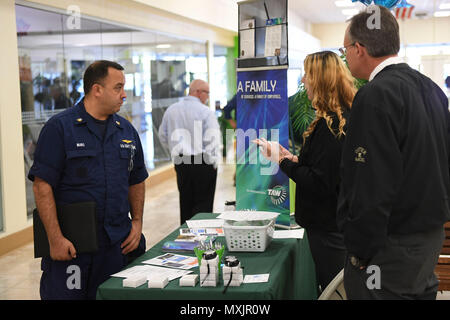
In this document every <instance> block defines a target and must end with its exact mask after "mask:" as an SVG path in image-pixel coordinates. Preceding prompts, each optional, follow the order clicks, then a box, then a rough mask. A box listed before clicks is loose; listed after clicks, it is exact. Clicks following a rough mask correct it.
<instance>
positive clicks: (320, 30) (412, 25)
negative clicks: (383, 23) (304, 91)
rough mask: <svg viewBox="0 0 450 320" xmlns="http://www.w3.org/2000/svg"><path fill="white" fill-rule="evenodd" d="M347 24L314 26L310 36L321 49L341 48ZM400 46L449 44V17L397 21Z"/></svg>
mask: <svg viewBox="0 0 450 320" xmlns="http://www.w3.org/2000/svg"><path fill="white" fill-rule="evenodd" d="M347 25H348V24H347V23H331V24H314V25H313V26H312V34H313V36H314V37H316V38H318V39H320V41H321V44H322V47H323V48H339V47H342V43H343V41H344V33H345V30H346V28H347ZM399 26H400V39H401V43H402V45H411V44H426V43H450V31H449V30H450V17H446V18H430V19H424V20H419V19H410V20H405V21H399Z"/></svg>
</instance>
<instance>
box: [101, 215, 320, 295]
mask: <svg viewBox="0 0 450 320" xmlns="http://www.w3.org/2000/svg"><path fill="white" fill-rule="evenodd" d="M217 216H218V215H217V214H212V213H199V214H197V215H195V217H194V218H193V219H194V220H195V219H213V218H216V217H217ZM181 227H187V226H186V225H185V224H184V225H183V226H181ZM181 227H180V228H181ZM178 235H179V229H178V228H177V229H176V230H174V231H173V232H172V233H171V234H169V235H168V236H167V237H166V238H164V239H163V240H161V241H160V242H159V243H157V244H156V245H155V246H153V247H152V248H150V249H149V250H148V251H147V252H146V253H145V254H143V255H142V256H141V257H139V258H137V259H136V260H135V261H133V262H132V263H131V264H130V265H128V266H127V267H126V268H130V267H132V266H135V265H142V261H145V260H148V259H151V258H154V257H157V256H160V255H162V254H164V252H163V251H162V246H163V244H164V242H165V241H169V240H174V239H175V238H176V237H177V236H178ZM216 242H221V243H223V244H225V248H226V240H225V237H218V238H217V239H216ZM179 254H183V255H189V256H195V254H194V253H193V252H192V254H191V253H179ZM226 255H233V256H235V257H237V258H238V259H239V261H240V262H241V265H242V267H243V270H244V275H247V274H249V275H250V274H264V273H269V274H270V277H269V281H268V282H265V283H248V284H246V283H243V284H241V286H239V287H229V288H228V289H227V291H226V293H225V294H224V293H223V291H224V283H223V279H222V275H221V276H220V280H219V284H218V286H217V287H201V286H200V285H199V284H197V286H195V287H180V286H179V279H175V280H172V281H170V282H169V284H168V285H167V286H166V287H165V288H164V289H153V288H152V289H149V288H148V287H147V284H144V285H142V286H140V287H138V288H124V287H123V286H122V281H123V279H122V278H115V277H111V278H110V279H108V280H107V281H105V282H104V283H103V284H101V285H100V287H99V288H98V290H97V299H100V300H109V299H114V300H137V299H155V300H179V299H182V300H209V299H214V300H223V299H233V300H285V299H286V300H287V299H308V300H309V299H316V298H317V290H316V277H315V271H314V262H313V260H312V257H311V253H310V251H309V245H308V239H307V235H306V232H305V233H304V236H303V239H273V240H272V242H271V243H270V245H269V247H268V248H267V249H266V250H265V251H264V252H229V251H228V250H227V249H225V254H224V256H226ZM191 270H192V271H193V272H194V273H197V274H198V272H199V268H198V267H195V268H193V269H191Z"/></svg>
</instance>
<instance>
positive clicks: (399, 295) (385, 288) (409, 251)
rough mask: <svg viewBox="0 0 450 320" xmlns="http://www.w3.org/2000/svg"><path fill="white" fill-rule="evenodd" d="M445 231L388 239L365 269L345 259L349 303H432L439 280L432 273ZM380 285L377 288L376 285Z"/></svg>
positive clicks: (346, 288) (345, 284)
mask: <svg viewBox="0 0 450 320" xmlns="http://www.w3.org/2000/svg"><path fill="white" fill-rule="evenodd" d="M444 237H445V234H444V230H443V228H439V229H438V230H433V231H431V232H426V233H421V234H411V235H402V236H389V237H388V241H387V245H386V247H385V248H383V249H381V250H380V251H379V252H378V253H376V254H375V255H374V256H373V257H372V259H371V260H370V261H369V263H368V267H367V269H364V270H359V269H358V268H355V267H354V266H353V265H352V264H351V263H350V259H349V258H347V259H346V263H345V271H344V286H345V291H346V293H347V297H348V298H349V299H352V300H400V299H401V300H412V299H415V300H434V299H436V294H437V288H438V284H439V283H438V280H437V278H436V275H435V274H434V269H435V267H436V264H437V261H438V258H439V253H440V252H441V249H442V244H443V242H444ZM377 282H378V284H379V286H378V287H377V286H376V284H377Z"/></svg>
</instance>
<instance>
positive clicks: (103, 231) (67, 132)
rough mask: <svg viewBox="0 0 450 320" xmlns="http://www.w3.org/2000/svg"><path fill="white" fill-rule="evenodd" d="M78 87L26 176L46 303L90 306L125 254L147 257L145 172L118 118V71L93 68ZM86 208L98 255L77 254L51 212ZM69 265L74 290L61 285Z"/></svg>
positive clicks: (134, 140) (112, 66) (121, 94)
mask: <svg viewBox="0 0 450 320" xmlns="http://www.w3.org/2000/svg"><path fill="white" fill-rule="evenodd" d="M83 80H84V92H85V97H84V99H83V100H82V101H80V102H79V103H78V104H77V105H76V106H74V107H72V108H68V109H66V110H64V111H62V112H60V113H59V114H57V115H55V116H53V117H52V118H50V120H49V121H47V123H46V124H45V126H44V127H43V128H42V130H41V133H40V135H39V139H38V142H37V147H36V151H35V153H34V162H33V165H32V167H31V169H30V171H29V173H28V178H29V179H30V180H31V181H33V191H34V196H35V200H36V207H37V209H38V212H39V216H40V218H41V220H42V222H43V224H44V227H45V230H46V233H47V235H48V241H49V245H50V256H49V257H44V258H42V261H41V269H42V271H43V273H42V278H41V286H40V293H41V298H42V299H44V300H47V299H51V300H53V299H77V300H78V299H95V297H96V291H97V287H98V286H99V285H100V284H101V283H102V282H104V281H106V280H107V279H108V278H109V276H110V275H111V274H114V273H116V272H119V271H120V270H121V269H122V268H123V267H124V266H125V264H126V263H127V262H128V260H127V259H128V258H127V255H128V254H132V253H133V252H135V250H136V249H137V248H143V249H142V250H141V251H142V253H143V252H145V238H144V237H143V236H141V235H142V234H141V232H142V215H143V208H144V197H145V185H144V180H145V179H146V178H147V177H148V173H147V169H146V167H145V164H144V156H143V152H142V146H141V142H140V139H139V135H138V133H137V131H136V130H135V129H134V128H133V126H132V125H131V123H129V122H128V121H127V120H125V119H124V118H122V117H120V116H118V115H117V114H116V113H117V112H118V111H119V110H120V107H121V106H122V103H123V101H124V100H125V98H126V93H125V91H124V85H125V76H124V74H123V67H122V66H120V65H119V64H117V63H115V62H112V61H106V60H101V61H96V62H94V63H92V64H91V65H90V66H89V67H88V68H87V69H86V71H85V73H84V78H83ZM87 201H89V202H90V201H93V202H95V203H96V210H97V239H98V245H99V250H98V251H97V252H94V253H78V252H77V250H76V248H75V247H74V245H73V243H72V242H70V241H69V240H68V239H67V238H65V237H64V235H63V234H62V232H61V228H60V225H59V223H58V219H57V214H56V205H64V204H71V203H81V202H87ZM129 213H130V214H131V219H130V218H129V216H128V214H129ZM80 232H85V230H80ZM73 266H77V267H78V270H80V272H79V275H80V281H79V282H80V285H79V287H77V288H70V287H68V285H67V283H68V280H69V279H68V278H69V277H70V276H72V273H71V272H69V269H68V268H69V267H73Z"/></svg>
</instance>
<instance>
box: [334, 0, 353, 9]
mask: <svg viewBox="0 0 450 320" xmlns="http://www.w3.org/2000/svg"><path fill="white" fill-rule="evenodd" d="M334 4H335V5H336V7H340V8H341V7H354V6H355V3H354V2H351V1H350V0H338V1H335V2H334Z"/></svg>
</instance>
